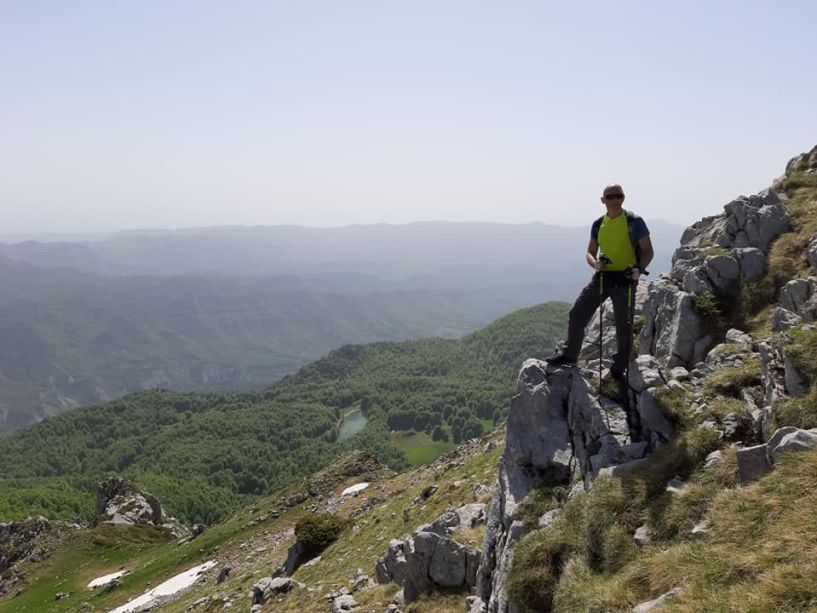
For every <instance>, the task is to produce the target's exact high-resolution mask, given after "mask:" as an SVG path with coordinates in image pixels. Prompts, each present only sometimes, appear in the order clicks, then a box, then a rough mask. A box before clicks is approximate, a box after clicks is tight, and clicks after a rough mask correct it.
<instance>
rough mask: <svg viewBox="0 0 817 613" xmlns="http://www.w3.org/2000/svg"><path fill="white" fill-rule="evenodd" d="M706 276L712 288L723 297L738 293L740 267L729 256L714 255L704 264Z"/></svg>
mask: <svg viewBox="0 0 817 613" xmlns="http://www.w3.org/2000/svg"><path fill="white" fill-rule="evenodd" d="M704 267H705V269H706V276H707V278H708V279H709V281H710V283H711V284H712V287H713V288H714V289H715V290H716V291H717V292H719V293H720V294H721V295H727V296H732V295H734V294H736V293H737V290H738V283H739V281H740V266H739V265H738V262H737V260H736V259H735V258H733V257H730V256H728V255H713V256H709V257H708V258H706V260H705V262H704Z"/></svg>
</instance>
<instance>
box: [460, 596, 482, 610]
mask: <svg viewBox="0 0 817 613" xmlns="http://www.w3.org/2000/svg"><path fill="white" fill-rule="evenodd" d="M465 608H466V609H467V613H486V611H487V608H486V607H485V603H484V602H483V600H482V598H480V597H479V596H469V597H468V598H466V599H465Z"/></svg>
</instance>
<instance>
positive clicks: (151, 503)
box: [96, 477, 165, 526]
mask: <svg viewBox="0 0 817 613" xmlns="http://www.w3.org/2000/svg"><path fill="white" fill-rule="evenodd" d="M96 515H97V518H98V519H97V521H99V522H102V523H107V524H121V525H135V524H149V525H153V526H161V525H162V524H164V523H165V515H164V511H163V510H162V505H161V504H160V503H159V500H158V499H157V498H156V497H155V496H153V495H152V494H150V493H148V492H145V491H142V490H140V489H139V488H138V487H137V486H136V485H135V484H134V483H132V482H130V481H128V480H126V479H123V478H121V477H111V478H110V479H107V480H106V481H104V482H102V483H100V484H99V486H98V488H97V496H96Z"/></svg>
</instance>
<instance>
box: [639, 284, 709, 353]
mask: <svg viewBox="0 0 817 613" xmlns="http://www.w3.org/2000/svg"><path fill="white" fill-rule="evenodd" d="M644 322H645V323H644V327H643V328H642V329H641V333H640V335H639V349H638V351H639V353H640V354H651V355H653V356H655V357H656V359H657V360H658V362H659V364H661V366H662V367H663V368H672V367H674V366H689V365H691V364H695V363H697V362H700V361H701V359H703V356H704V355H706V350H707V349H708V346H707V344H706V343H701V342H700V341H701V339H702V338H705V336H706V335H705V334H704V331H703V324H702V322H701V319H700V317H699V316H698V314H697V312H696V311H695V307H694V300H693V297H692V294H690V293H688V292H684V291H681V290H680V289H678V287H677V286H675V285H674V284H673V283H672V282H671V281H670V280H668V279H657V280H656V281H653V282H652V284H651V285H650V292H649V296H648V297H647V300H646V302H645V303H644Z"/></svg>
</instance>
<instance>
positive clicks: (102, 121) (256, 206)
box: [0, 0, 817, 236]
mask: <svg viewBox="0 0 817 613" xmlns="http://www.w3.org/2000/svg"><path fill="white" fill-rule="evenodd" d="M782 6H783V7H784V8H781V5H779V4H776V5H769V4H767V3H762V2H741V3H733V2H729V3H717V4H711V3H704V2H691V3H684V4H682V5H673V6H671V7H669V6H663V5H660V6H659V5H656V4H654V3H650V2H647V1H646V0H641V1H636V2H631V3H627V4H624V5H616V6H613V5H610V4H609V3H603V2H591V3H589V4H582V5H575V6H574V5H556V4H549V3H539V2H534V1H533V0H517V1H515V2H511V3H502V4H489V3H473V2H465V1H464V0H454V1H452V2H447V3H436V2H431V1H429V0H421V1H418V2H413V3H411V4H410V5H409V4H398V3H388V4H377V3H369V2H346V3H334V2H327V1H317V2H313V3H300V2H279V3H269V2H263V1H261V0H244V1H242V2H236V3H230V4H224V3H218V2H193V1H191V0H180V1H178V2H173V3H164V2H158V1H156V0H147V1H145V2H140V3H137V4H132V3H106V2H101V1H95V0H86V1H82V2H71V3H65V2H58V1H56V0H45V1H42V2H28V1H22V0H10V1H8V2H4V3H3V4H2V6H1V7H0V79H2V80H3V83H4V85H5V87H4V88H3V93H2V95H0V138H2V141H3V143H4V147H3V148H2V150H0V203H2V207H3V217H2V228H0V230H1V231H2V233H3V234H4V235H6V236H9V235H21V234H29V235H30V234H49V233H60V234H66V233H67V234H92V233H111V232H115V231H129V230H134V229H145V228H189V227H211V226H225V225H240V226H247V225H249V226H255V225H263V226H270V225H297V226H312V227H339V226H347V225H370V224H374V223H392V224H402V223H410V222H415V221H417V220H425V219H445V220H448V221H451V222H464V221H468V220H479V221H484V222H488V223H530V222H543V223H549V224H554V225H570V226H579V225H588V224H589V223H590V222H591V221H592V220H593V219H594V218H595V217H596V216H597V215H598V214H599V211H600V210H601V206H600V203H599V200H598V196H599V194H600V192H601V189H602V187H603V186H604V185H605V184H606V183H609V182H611V181H617V182H620V183H622V184H623V186H624V188H625V191H626V192H627V194H628V199H627V202H626V203H625V206H629V207H631V208H632V209H633V210H635V211H637V212H638V213H639V214H640V215H642V216H643V217H645V218H647V219H652V218H664V219H667V220H670V221H671V222H673V223H678V224H681V225H688V224H690V223H692V222H694V221H696V220H697V219H699V218H701V217H703V216H705V215H709V214H711V213H712V212H713V211H716V210H719V209H720V207H721V206H722V205H723V204H726V203H727V202H729V201H730V200H732V199H733V198H734V197H736V196H738V195H740V194H750V193H754V192H756V191H758V190H760V189H762V188H764V187H766V186H768V185H769V184H770V183H771V181H772V180H773V179H774V178H775V177H777V176H779V175H781V174H782V172H783V169H784V165H785V163H786V161H787V160H788V159H789V158H791V157H792V156H794V155H797V154H799V153H801V152H802V151H806V150H809V149H811V147H813V146H814V145H815V143H817V125H815V123H814V121H813V109H814V103H815V100H817V79H810V78H807V75H808V74H811V73H812V72H813V67H812V66H811V57H812V53H811V51H812V49H811V40H812V38H813V32H812V29H813V27H812V26H813V24H814V23H815V22H817V5H815V4H814V3H810V2H806V1H805V0H798V1H792V2H786V3H784V5H782Z"/></svg>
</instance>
